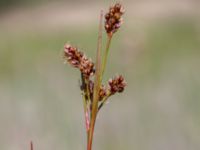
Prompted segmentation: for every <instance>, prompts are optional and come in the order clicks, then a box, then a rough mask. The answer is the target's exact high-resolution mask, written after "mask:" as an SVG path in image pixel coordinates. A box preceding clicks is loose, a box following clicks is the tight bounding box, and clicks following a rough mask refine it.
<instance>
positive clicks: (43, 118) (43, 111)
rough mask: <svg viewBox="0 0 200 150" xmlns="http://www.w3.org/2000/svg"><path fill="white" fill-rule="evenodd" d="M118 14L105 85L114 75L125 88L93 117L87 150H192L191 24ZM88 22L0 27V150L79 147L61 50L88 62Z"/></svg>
mask: <svg viewBox="0 0 200 150" xmlns="http://www.w3.org/2000/svg"><path fill="white" fill-rule="evenodd" d="M131 4H132V3H131ZM131 4H130V5H131ZM126 5H127V4H126ZM130 5H129V6H130ZM80 11H81V10H80ZM72 14H73V13H72ZM75 14H76V13H75ZM66 15H67V14H66ZM126 15H127V16H126V18H125V24H124V25H123V26H122V28H121V30H120V31H119V33H117V36H116V37H115V38H114V41H113V43H112V46H111V52H110V60H109V64H108V68H107V70H106V77H105V81H106V80H108V78H107V77H109V76H111V75H113V73H114V72H119V73H122V74H123V75H124V76H125V77H126V80H127V83H128V86H127V90H126V91H125V92H124V93H123V94H122V95H118V96H115V97H114V98H111V100H110V103H109V104H108V105H109V106H106V107H105V108H104V109H103V110H102V112H101V113H100V114H99V117H98V120H97V128H96V132H95V139H94V149H96V150H100V149H101V150H102V149H103V150H112V149H115V150H122V149H124V150H133V149H136V150H169V149H172V150H175V149H176V150H178V149H181V150H198V149H200V143H199V141H200V119H199V116H200V109H199V107H200V101H199V100H200V93H199V90H200V70H199V64H200V27H199V23H200V22H199V20H198V19H197V18H196V17H186V16H183V17H182V18H181V17H176V16H175V17H170V18H167V19H161V20H156V21H145V22H143V20H137V19H135V21H134V18H132V16H131V15H130V11H129V10H127V14H126ZM97 16H98V15H97ZM83 17H85V16H83ZM6 19H9V18H6ZM52 19H55V18H52ZM66 19H68V18H66ZM2 20H3V19H2ZM10 20H12V18H10ZM16 20H17V19H16ZM36 21H37V19H36ZM0 22H1V18H0ZM4 24H5V23H4ZM26 24H29V25H30V23H28V22H26V20H25V22H24V25H26ZM96 24H97V23H90V24H88V25H84V26H82V24H80V26H81V27H80V28H77V26H78V25H77V24H76V25H75V27H74V28H73V27H66V28H59V27H58V28H52V29H51V28H50V29H48V22H47V25H46V26H47V28H44V29H41V28H36V27H35V26H33V27H29V28H28V29H27V27H26V26H24V30H23V27H21V26H13V25H11V26H10V27H9V26H1V25H0V27H1V28H0V33H1V34H0V149H2V150H4V149H5V150H13V149H15V150H22V149H28V144H29V141H30V140H33V142H34V145H35V149H36V150H55V149H58V150H64V149H70V150H83V149H84V146H85V145H84V144H85V133H84V131H85V130H84V120H83V119H84V118H83V108H82V100H81V95H80V93H78V91H79V90H78V88H79V84H78V81H77V77H78V76H79V72H78V71H77V70H75V69H72V68H71V67H68V66H67V65H64V64H63V60H62V50H63V45H64V43H66V42H68V41H73V44H77V45H78V46H79V47H80V48H81V49H83V50H84V51H86V53H87V54H88V55H89V56H90V57H92V58H93V59H94V56H95V55H94V54H95V50H96V39H97V36H96V33H97V26H96ZM41 26H44V25H41ZM13 28H14V29H13ZM25 29H26V30H25ZM119 60H120V61H119Z"/></svg>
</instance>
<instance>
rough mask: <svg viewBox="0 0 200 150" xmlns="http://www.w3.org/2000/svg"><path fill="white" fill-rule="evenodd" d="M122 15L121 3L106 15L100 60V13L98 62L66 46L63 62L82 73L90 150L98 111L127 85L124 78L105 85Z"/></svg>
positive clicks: (88, 146) (113, 79)
mask: <svg viewBox="0 0 200 150" xmlns="http://www.w3.org/2000/svg"><path fill="white" fill-rule="evenodd" d="M123 14H124V8H123V7H122V5H121V4H120V3H116V4H115V5H114V6H112V7H110V8H109V11H108V13H106V14H105V25H104V27H105V31H106V33H107V44H106V49H105V51H104V55H103V58H101V51H102V47H101V43H102V16H103V12H101V16H100V25H99V36H98V45H97V58H96V63H93V62H92V60H91V59H89V58H87V56H86V55H85V54H84V53H83V52H81V51H80V50H79V49H78V48H77V47H74V46H72V45H70V44H65V46H64V59H65V60H66V61H67V62H68V63H69V64H70V65H72V66H73V67H75V68H78V69H79V70H80V72H81V81H82V83H81V86H80V89H81V91H82V96H83V104H84V113H85V122H86V132H87V150H92V141H93V133H94V126H95V122H96V116H97V114H98V112H99V110H100V109H101V108H102V107H103V106H104V104H105V102H106V101H107V100H108V98H109V97H110V96H112V95H114V94H116V93H121V92H123V91H124V88H125V86H126V82H125V80H124V78H123V76H121V75H118V76H115V77H114V78H111V79H110V80H109V81H108V83H107V85H103V84H102V79H103V75H104V71H105V67H106V63H107V59H108V52H109V48H110V44H111V39H112V37H113V34H114V33H115V32H116V31H117V30H118V29H119V28H120V26H121V24H122V15H123ZM101 60H102V61H101Z"/></svg>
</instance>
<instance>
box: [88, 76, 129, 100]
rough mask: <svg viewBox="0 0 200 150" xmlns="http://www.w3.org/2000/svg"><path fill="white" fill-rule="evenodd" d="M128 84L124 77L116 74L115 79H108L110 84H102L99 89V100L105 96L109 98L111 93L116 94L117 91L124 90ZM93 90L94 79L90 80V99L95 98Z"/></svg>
mask: <svg viewBox="0 0 200 150" xmlns="http://www.w3.org/2000/svg"><path fill="white" fill-rule="evenodd" d="M125 86H126V82H125V80H124V78H123V77H122V76H121V75H119V76H115V77H114V78H113V79H110V80H109V81H108V85H107V86H105V85H101V87H100V91H99V101H102V100H103V99H104V98H108V97H110V96H111V95H114V94H115V93H117V92H118V93H121V92H123V91H124V88H125ZM93 90H94V83H93V81H91V80H90V81H89V92H90V99H91V100H92V98H93Z"/></svg>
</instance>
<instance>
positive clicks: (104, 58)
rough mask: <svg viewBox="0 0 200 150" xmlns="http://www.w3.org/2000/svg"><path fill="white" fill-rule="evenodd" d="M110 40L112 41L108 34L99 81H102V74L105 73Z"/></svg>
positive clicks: (110, 35)
mask: <svg viewBox="0 0 200 150" xmlns="http://www.w3.org/2000/svg"><path fill="white" fill-rule="evenodd" d="M111 39H112V34H108V36H107V43H106V50H105V52H104V55H103V62H102V72H101V81H102V80H103V74H104V72H105V68H106V64H107V59H108V53H109V49H110V44H111Z"/></svg>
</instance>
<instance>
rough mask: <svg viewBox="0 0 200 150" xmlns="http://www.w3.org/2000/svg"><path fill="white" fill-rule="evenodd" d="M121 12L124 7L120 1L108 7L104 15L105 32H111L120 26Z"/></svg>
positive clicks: (122, 12)
mask: <svg viewBox="0 0 200 150" xmlns="http://www.w3.org/2000/svg"><path fill="white" fill-rule="evenodd" d="M123 14H124V8H123V7H122V5H121V4H120V3H117V4H115V5H114V6H112V7H110V9H109V12H108V13H106V15H105V30H106V32H107V34H113V33H115V32H116V31H117V30H118V29H119V28H120V26H121V24H122V18H121V16H122V15H123Z"/></svg>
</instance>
